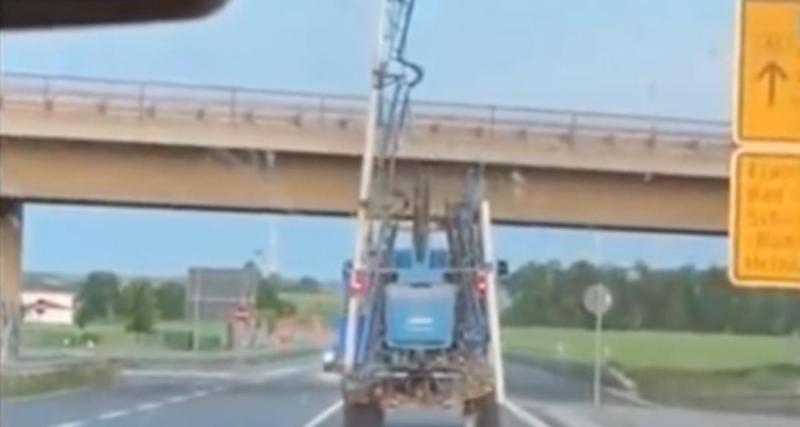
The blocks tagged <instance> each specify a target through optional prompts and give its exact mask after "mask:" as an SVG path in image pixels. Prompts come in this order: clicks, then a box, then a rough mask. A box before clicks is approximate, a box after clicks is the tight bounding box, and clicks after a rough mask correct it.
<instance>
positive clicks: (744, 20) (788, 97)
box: [734, 0, 800, 145]
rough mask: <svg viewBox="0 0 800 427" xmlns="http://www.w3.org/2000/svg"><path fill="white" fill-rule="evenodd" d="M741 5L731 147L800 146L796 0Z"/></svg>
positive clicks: (799, 0) (799, 13) (799, 6)
mask: <svg viewBox="0 0 800 427" xmlns="http://www.w3.org/2000/svg"><path fill="white" fill-rule="evenodd" d="M741 1H742V3H741V6H740V8H741V12H740V17H739V36H738V37H739V41H738V64H737V68H738V73H737V77H738V78H737V84H736V86H737V87H736V92H737V101H736V104H737V107H736V114H735V119H734V128H735V129H734V135H735V139H736V142H737V143H739V144H748V143H765V142H767V143H768V142H778V143H792V144H794V143H797V144H798V145H800V0H741Z"/></svg>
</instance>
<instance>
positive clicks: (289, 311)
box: [256, 276, 297, 316]
mask: <svg viewBox="0 0 800 427" xmlns="http://www.w3.org/2000/svg"><path fill="white" fill-rule="evenodd" d="M273 277H274V276H270V278H268V279H262V280H261V282H259V284H258V288H256V309H258V310H259V311H264V310H271V311H272V312H274V313H275V314H276V315H278V316H291V315H294V314H295V313H297V307H296V306H295V305H294V304H292V303H291V302H290V301H285V300H283V299H281V298H280V296H279V295H278V292H277V291H276V287H277V286H276V284H275V283H274V282H272V280H271V279H273Z"/></svg>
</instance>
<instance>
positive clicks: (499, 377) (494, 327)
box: [480, 200, 506, 403]
mask: <svg viewBox="0 0 800 427" xmlns="http://www.w3.org/2000/svg"><path fill="white" fill-rule="evenodd" d="M480 220H481V224H480V225H481V237H482V240H483V256H484V262H487V263H491V265H494V241H493V240H492V214H491V209H490V206H489V201H488V200H484V201H483V202H482V203H481V216H480ZM497 291H498V287H497V276H496V274H495V270H494V269H492V271H490V272H489V275H488V277H487V288H486V297H487V301H486V306H487V307H486V312H487V313H486V314H487V316H488V317H489V339H490V340H491V341H490V343H491V349H490V351H491V353H490V355H491V360H492V367H493V368H494V384H495V395H496V397H497V401H498V402H501V403H502V402H505V401H506V384H505V367H504V366H503V349H502V346H501V335H500V310H499V308H498V298H497Z"/></svg>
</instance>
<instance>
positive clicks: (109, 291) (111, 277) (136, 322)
mask: <svg viewBox="0 0 800 427" xmlns="http://www.w3.org/2000/svg"><path fill="white" fill-rule="evenodd" d="M78 287H79V289H78V292H77V296H76V305H77V310H76V313H75V319H74V320H75V324H76V325H77V326H78V327H80V328H85V327H86V326H87V325H88V324H90V323H93V322H117V321H124V322H125V326H126V329H127V330H128V331H130V332H134V333H151V332H153V330H154V327H155V324H156V322H157V321H158V320H182V319H185V318H186V312H185V311H186V286H185V284H184V283H181V282H177V281H167V282H163V283H156V282H153V281H151V280H148V279H136V280H132V281H130V282H129V283H127V284H123V281H122V280H121V279H120V277H119V276H118V275H116V274H115V273H113V272H109V271H95V272H91V273H89V274H88V275H87V276H86V278H85V279H84V280H83V281H82V282H81V283H79V284H78ZM286 289H294V290H297V291H304V292H315V291H318V290H319V284H318V282H316V281H314V280H313V279H309V278H301V279H300V280H296V281H295V280H292V279H288V278H284V277H281V276H279V275H271V276H269V277H267V278H263V279H261V281H260V282H259V284H258V287H257V289H256V295H255V308H256V310H258V311H259V312H261V313H263V314H264V315H265V317H269V318H273V319H274V318H278V317H284V316H291V315H294V314H295V313H296V312H297V307H295V306H294V304H292V303H291V302H289V301H286V300H285V299H283V298H281V297H280V295H279V292H285V290H286Z"/></svg>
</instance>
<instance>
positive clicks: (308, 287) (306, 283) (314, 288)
mask: <svg viewBox="0 0 800 427" xmlns="http://www.w3.org/2000/svg"><path fill="white" fill-rule="evenodd" d="M320 286H321V285H320V283H319V281H318V280H317V279H315V278H313V277H308V276H303V277H301V278H300V281H299V282H298V283H297V287H298V288H299V289H300V290H303V291H307V292H319V289H320Z"/></svg>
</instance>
